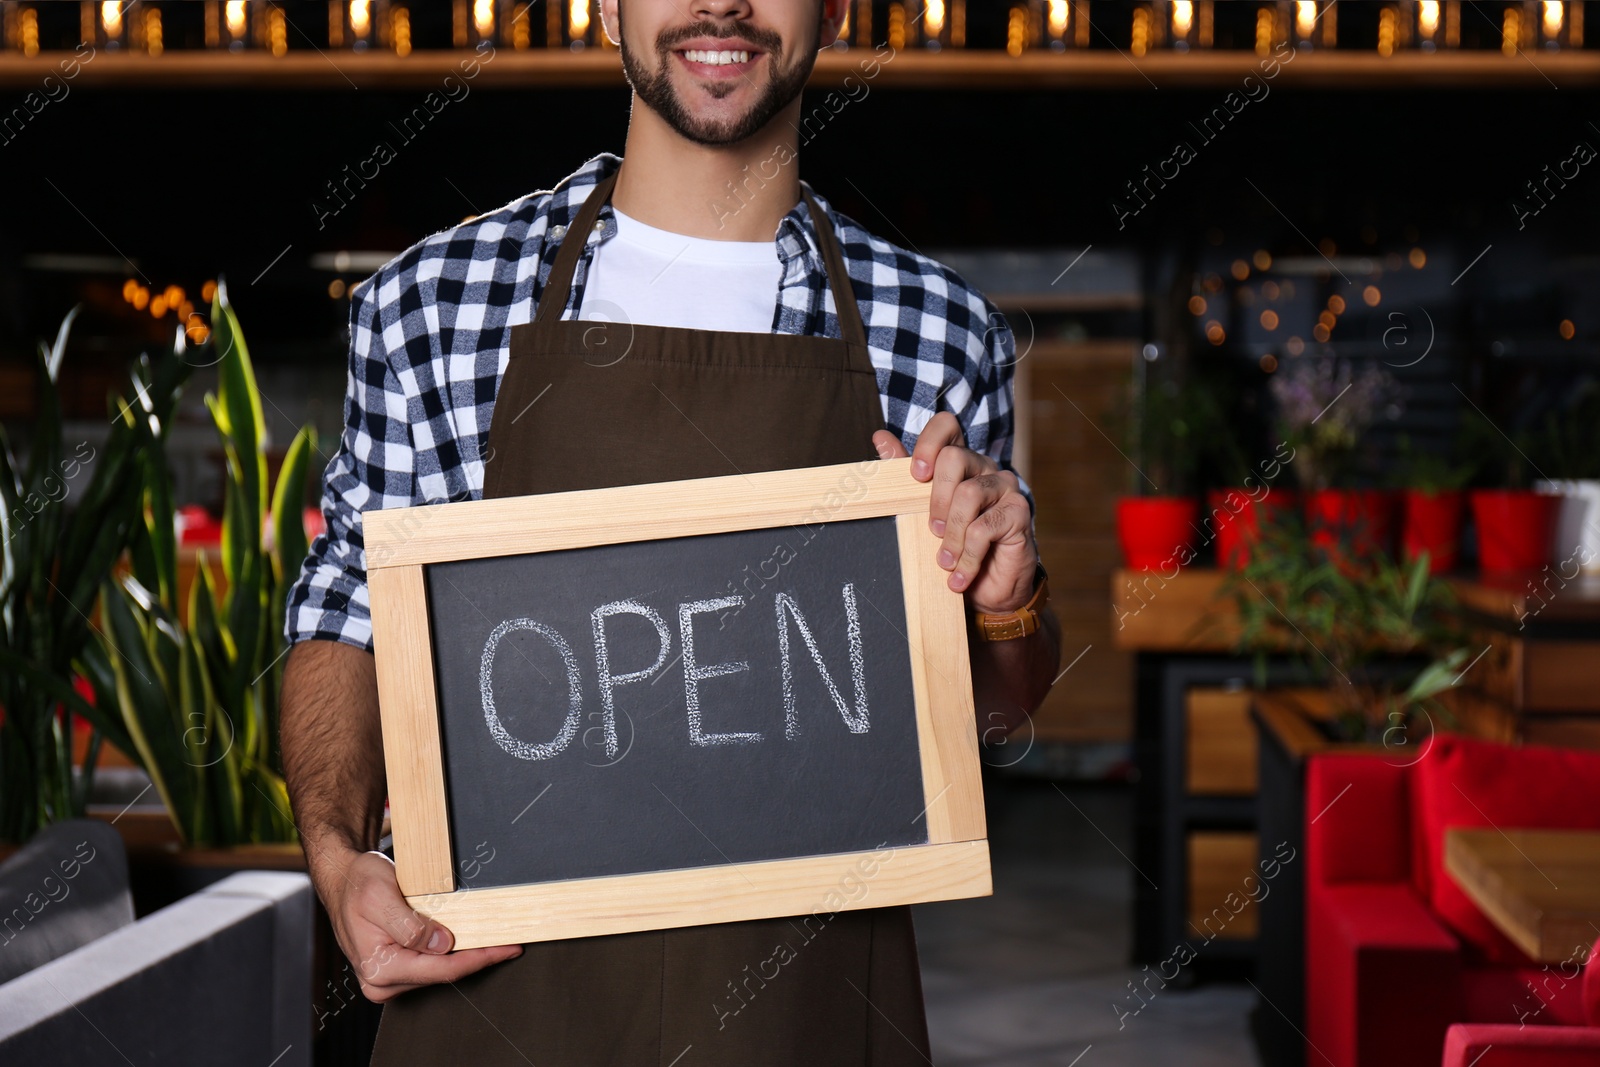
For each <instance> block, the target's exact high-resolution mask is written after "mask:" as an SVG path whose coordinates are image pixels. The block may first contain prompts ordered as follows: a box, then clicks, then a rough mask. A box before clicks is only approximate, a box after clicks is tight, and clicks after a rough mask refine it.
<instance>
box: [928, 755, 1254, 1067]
mask: <svg viewBox="0 0 1600 1067" xmlns="http://www.w3.org/2000/svg"><path fill="white" fill-rule="evenodd" d="M988 804H989V832H990V847H991V851H992V862H993V866H994V884H995V893H994V896H992V897H986V898H982V899H977V900H960V901H949V902H945V903H939V904H924V905H919V906H918V907H917V908H916V909H915V916H916V925H917V944H918V946H919V949H920V951H921V955H922V981H923V992H924V995H925V997H926V1001H927V1007H928V1028H929V1031H930V1037H931V1039H932V1042H933V1052H934V1063H935V1064H937V1065H938V1067H1047V1065H1048V1067H1072V1065H1076V1067H1131V1065H1136V1064H1137V1065H1144V1064H1151V1065H1154V1064H1160V1065H1163V1067H1165V1065H1169V1064H1184V1065H1186V1067H1188V1065H1193V1067H1211V1065H1218V1067H1221V1065H1227V1067H1250V1065H1254V1064H1256V1063H1257V1059H1256V1055H1255V1050H1254V1048H1253V1046H1252V1045H1251V1041H1250V1036H1249V1032H1248V1028H1247V1013H1248V1012H1249V1010H1250V1006H1251V1003H1252V999H1253V997H1254V994H1253V992H1252V991H1251V989H1250V987H1249V986H1248V985H1244V984H1242V983H1240V984H1234V983H1224V982H1202V983H1201V984H1199V985H1198V986H1196V987H1194V988H1192V989H1188V990H1180V989H1178V988H1176V986H1175V985H1169V986H1167V987H1166V988H1165V989H1162V988H1160V983H1159V981H1158V980H1156V979H1149V981H1148V985H1141V986H1140V991H1141V993H1143V998H1144V1001H1143V1002H1144V1005H1145V1006H1144V1007H1143V1008H1142V1009H1140V1010H1139V1011H1138V1013H1137V1014H1134V1013H1133V1009H1136V1008H1139V1007H1140V1003H1141V1001H1139V1000H1136V999H1134V997H1133V995H1132V994H1131V993H1130V991H1129V986H1128V983H1129V982H1130V981H1132V980H1134V979H1135V978H1136V977H1137V978H1138V979H1141V980H1143V979H1145V978H1146V974H1147V972H1145V971H1143V970H1142V969H1141V968H1139V967H1133V966H1130V965H1129V963H1128V944H1129V937H1130V922H1131V904H1130V902H1131V900H1132V894H1133V879H1135V878H1138V877H1139V875H1138V874H1136V873H1135V872H1134V870H1133V867H1132V864H1131V860H1130V859H1129V858H1127V857H1131V856H1132V855H1133V845H1132V838H1133V833H1132V827H1133V792H1132V790H1131V789H1130V788H1125V787H1117V786H1072V785H1068V786H1060V787H1058V786H1056V785H1054V784H1051V783H1047V782H1039V781H1020V782H1006V781H997V782H993V783H991V788H990V789H989V790H988ZM1118 850H1120V851H1121V853H1122V854H1119V852H1118ZM1146 988H1148V989H1154V990H1157V992H1155V994H1154V995H1151V994H1150V993H1144V990H1145V989H1146ZM1124 1013H1127V1014H1124Z"/></svg>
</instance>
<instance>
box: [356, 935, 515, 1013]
mask: <svg viewBox="0 0 1600 1067" xmlns="http://www.w3.org/2000/svg"><path fill="white" fill-rule="evenodd" d="M520 955H522V946H521V945H496V946H494V947H493V948H470V949H463V950H462V951H460V952H452V953H450V954H449V955H448V956H430V955H428V954H427V953H423V952H407V951H404V950H401V951H400V952H397V953H396V954H395V956H394V958H393V959H392V960H390V961H389V962H388V963H387V964H385V965H384V966H383V967H382V968H380V969H379V971H378V973H377V974H376V975H375V976H374V977H373V978H372V979H363V980H362V986H363V988H364V989H366V990H368V992H367V999H369V1000H375V999H377V997H375V996H374V994H378V995H380V996H385V999H387V997H388V996H393V995H394V994H395V993H397V992H404V991H405V990H407V989H415V988H416V987H418V986H425V985H437V984H439V983H441V982H454V981H456V980H457V979H460V978H464V977H466V976H467V975H469V974H472V973H473V972H475V971H481V970H483V969H484V968H485V967H488V966H490V965H492V964H496V963H502V962H504V961H506V960H509V959H515V958H516V957H518V956H520Z"/></svg>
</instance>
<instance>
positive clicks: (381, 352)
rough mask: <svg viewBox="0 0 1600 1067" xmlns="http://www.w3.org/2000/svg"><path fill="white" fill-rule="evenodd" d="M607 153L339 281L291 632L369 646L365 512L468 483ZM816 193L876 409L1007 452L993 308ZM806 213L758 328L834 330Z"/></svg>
mask: <svg viewBox="0 0 1600 1067" xmlns="http://www.w3.org/2000/svg"><path fill="white" fill-rule="evenodd" d="M621 162H622V161H621V159H620V158H619V157H617V156H614V155H609V154H601V155H598V156H596V157H594V158H593V159H591V160H590V161H589V162H588V163H586V164H584V166H583V167H582V168H581V169H580V170H578V171H577V172H576V173H575V174H573V175H571V176H569V177H568V178H566V179H565V180H564V181H562V182H561V183H560V184H559V185H557V186H556V187H555V188H554V189H553V190H550V191H548V192H536V193H530V194H528V195H527V196H524V197H521V198H519V199H517V200H513V201H512V202H511V203H509V204H507V205H506V206H504V207H502V208H500V209H499V210H497V211H492V212H490V213H489V214H487V215H480V216H478V217H477V218H474V219H471V220H469V221H467V222H464V223H462V224H461V225H459V226H455V227H452V228H450V229H447V230H443V231H441V232H439V233H436V234H434V235H433V236H432V237H428V238H426V239H424V240H422V241H420V242H418V243H417V244H415V245H413V246H412V247H411V248H409V249H407V250H406V251H405V252H402V253H401V254H400V255H398V256H396V257H395V258H394V259H393V260H390V261H389V262H388V263H386V264H385V265H384V266H383V267H382V268H380V269H379V270H378V271H377V273H375V274H374V275H372V276H371V277H370V278H368V279H366V280H364V281H362V282H360V283H359V284H358V285H356V286H354V287H352V289H351V304H350V374H349V378H348V381H347V385H346V390H345V404H344V431H343V434H342V435H341V438H340V446H339V451H338V453H337V454H335V455H334V457H333V459H332V461H331V462H329V464H328V468H327V472H326V476H325V484H324V492H323V498H322V510H323V514H324V516H325V517H326V520H327V532H326V533H325V534H322V535H320V536H318V537H317V538H316V540H315V541H314V542H312V545H311V551H310V555H309V556H308V557H307V558H306V561H305V564H304V567H303V568H302V570H301V572H300V577H299V579H298V581H297V582H296V583H295V585H294V588H293V589H292V590H291V592H290V595H289V607H288V612H287V617H286V619H285V634H286V636H287V638H288V640H289V641H291V642H297V641H302V640H305V639H308V638H325V639H332V640H338V641H344V642H346V643H348V644H352V645H356V646H358V647H362V648H366V649H368V650H370V649H371V648H372V623H371V614H370V611H369V605H368V600H367V581H366V566H367V564H366V553H365V549H364V547H363V545H362V538H361V513H362V512H364V511H366V510H368V509H369V508H394V507H407V506H410V505H417V504H433V503H443V502H445V501H450V500H476V499H479V498H480V497H481V496H482V494H483V467H484V461H483V454H484V452H485V450H486V448H487V444H488V437H489V423H490V419H491V418H492V416H493V413H494V400H495V394H496V392H497V391H498V388H499V382H500V376H501V374H503V373H504V372H505V368H506V362H507V360H508V359H509V357H510V344H511V327H512V326H513V325H516V324H519V323H525V322H529V321H531V320H532V318H533V309H534V307H535V305H536V303H537V301H538V299H539V295H540V293H541V292H542V291H543V288H544V285H545V283H546V281H547V280H548V279H549V276H550V272H551V269H552V268H553V266H554V263H555V255H554V253H555V250H556V248H557V247H558V246H559V244H560V242H561V239H562V237H563V236H565V234H566V231H567V227H568V226H569V225H570V224H571V222H572V220H573V219H574V218H575V217H576V215H577V213H578V210H579V208H580V207H581V206H582V203H583V200H584V198H585V197H587V196H588V195H589V192H590V191H591V190H592V189H593V188H594V186H595V185H596V184H597V183H598V182H599V181H600V180H601V179H603V178H604V177H605V176H606V175H608V174H610V173H612V172H613V171H615V170H616V169H617V167H618V166H619V165H620V164H621ZM807 188H808V189H809V188H810V187H809V185H808V186H807ZM812 195H813V196H815V197H816V200H817V203H818V205H819V206H820V207H821V208H822V209H823V211H824V212H825V213H826V215H827V216H828V219H829V223H830V224H831V225H832V226H833V228H834V233H835V234H836V235H837V236H838V240H839V244H840V248H841V250H842V252H843V255H844V258H845V261H846V264H847V266H848V269H849V273H850V280H851V282H852V283H853V288H854V290H855V296H856V301H857V303H858V304H859V306H860V309H861V318H862V322H863V325H864V326H865V327H866V330H867V338H868V345H869V348H870V351H871V357H872V363H873V366H874V367H875V368H876V370H877V372H878V391H879V394H880V396H881V397H882V400H883V415H884V424H885V425H886V426H887V428H888V429H890V430H891V431H893V432H894V433H896V434H897V435H899V437H900V439H901V441H903V442H904V443H905V446H906V449H907V450H908V451H909V450H910V449H911V448H912V447H913V446H914V445H915V443H916V438H917V435H918V434H919V433H920V432H921V431H922V428H923V427H924V426H925V425H926V424H927V422H928V420H929V419H931V418H932V417H933V415H934V413H935V412H936V411H940V410H949V411H952V412H954V413H955V415H956V416H957V418H958V419H959V420H960V422H961V426H962V430H963V431H964V433H965V435H966V441H967V446H968V447H969V448H972V449H974V450H976V451H979V452H984V453H987V454H988V455H989V456H991V457H993V458H994V459H995V460H996V462H998V463H999V464H1000V465H1001V466H1002V467H1006V468H1008V469H1009V468H1010V460H1011V437H1012V410H1011V402H1012V401H1011V372H1012V364H1013V363H1014V361H1015V355H1014V348H1013V341H1012V335H1011V332H1010V330H1009V329H1008V328H1007V327H1006V324H1005V320H1004V319H1003V318H1002V317H1001V315H1000V313H999V312H998V311H997V310H996V309H995V307H994V305H993V304H991V303H990V302H989V301H988V300H987V299H986V298H985V297H984V296H983V294H981V293H979V292H978V291H977V290H975V289H973V288H972V287H971V286H969V285H968V284H967V283H966V282H964V281H963V280H962V279H961V278H960V277H958V276H957V275H956V273H955V272H954V271H952V270H950V269H949V268H948V267H945V266H944V265H942V264H940V263H936V262H934V261H933V260H930V259H928V258H927V257H925V256H921V255H917V254H915V253H913V252H908V251H906V250H905V249H902V248H898V247H896V246H895V245H892V244H890V243H889V242H887V241H884V240H882V239H880V238H878V237H875V236H873V235H872V234H870V233H868V232H867V231H866V230H865V229H864V228H863V227H862V226H861V225H860V224H859V223H857V222H856V221H855V220H853V219H850V218H848V217H846V216H844V215H841V214H839V213H838V212H836V211H834V210H832V208H831V207H829V205H828V202H827V201H826V200H824V199H823V198H822V197H820V196H816V193H815V192H814V191H813V193H812ZM811 226H812V223H811V220H810V213H809V212H808V211H807V210H806V208H805V203H804V201H803V200H802V201H801V202H800V203H798V204H796V206H795V207H794V209H793V210H792V211H790V212H789V213H788V214H787V215H786V216H784V219H783V221H782V222H781V223H780V224H779V226H778V232H777V246H778V258H779V260H780V261H781V262H782V265H783V279H782V281H781V282H780V284H779V289H778V300H777V306H776V308H775V311H774V314H773V324H772V329H773V332H774V333H786V334H801V335H822V336H827V337H839V336H840V332H839V324H838V319H837V317H836V316H835V312H834V306H833V298H832V294H831V293H829V291H828V281H827V269H826V267H825V266H824V265H823V262H822V253H821V250H820V249H819V248H818V246H817V242H816V236H815V234H814V231H813V230H812V228H811ZM616 232H617V224H616V218H615V215H614V214H613V213H612V211H611V207H610V205H609V204H608V205H607V206H606V207H604V208H603V209H602V210H601V213H600V218H599V222H598V223H597V225H596V227H595V229H594V232H592V233H590V234H588V235H586V240H585V245H584V254H583V256H582V257H580V260H579V263H578V266H577V270H576V272H575V274H574V277H573V284H572V292H571V294H570V295H569V298H568V302H567V308H566V310H565V312H564V313H563V317H564V318H574V317H575V316H576V314H577V309H578V308H579V307H581V306H582V301H583V290H584V282H585V280H586V278H587V272H588V266H589V263H590V262H591V259H592V256H593V253H594V248H595V246H596V245H597V244H599V243H600V242H602V241H605V240H606V239H607V238H609V237H611V236H613V235H614V234H615V233H616ZM600 414H601V413H599V412H596V416H597V417H599V415H600ZM1024 491H1025V492H1026V489H1024ZM1030 503H1031V497H1030Z"/></svg>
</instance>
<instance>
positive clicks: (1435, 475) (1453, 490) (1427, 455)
mask: <svg viewBox="0 0 1600 1067" xmlns="http://www.w3.org/2000/svg"><path fill="white" fill-rule="evenodd" d="M1400 452H1401V462H1400V470H1401V476H1400V552H1401V558H1402V559H1404V560H1406V561H1407V562H1411V561H1413V560H1416V559H1418V558H1420V557H1421V556H1422V555H1423V554H1424V553H1426V554H1427V556H1428V561H1429V563H1428V566H1429V569H1430V571H1431V572H1432V573H1433V574H1444V573H1447V572H1449V571H1453V570H1455V569H1456V568H1457V567H1458V566H1460V560H1461V525H1462V519H1463V517H1464V516H1465V514H1466V504H1467V495H1466V490H1465V489H1464V486H1465V485H1466V484H1467V482H1469V481H1471V480H1472V476H1473V474H1474V473H1475V472H1476V471H1477V464H1476V463H1473V462H1470V461H1469V462H1457V461H1455V460H1453V459H1451V458H1450V457H1449V456H1445V455H1440V454H1439V453H1437V452H1432V451H1428V450H1426V449H1417V448H1415V447H1414V446H1413V445H1412V442H1411V439H1410V438H1409V437H1402V438H1401V439H1400Z"/></svg>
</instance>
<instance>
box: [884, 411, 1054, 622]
mask: <svg viewBox="0 0 1600 1067" xmlns="http://www.w3.org/2000/svg"><path fill="white" fill-rule="evenodd" d="M872 444H873V447H874V448H876V449H877V451H878V456H879V458H881V459H903V458H905V457H906V450H905V447H904V446H903V445H901V443H900V440H899V438H897V437H895V435H894V434H892V433H890V432H889V431H888V430H879V431H877V432H876V433H874V434H873V435H872ZM911 476H912V477H913V478H915V479H917V480H918V481H920V482H926V481H930V480H931V481H932V482H933V497H932V500H931V501H930V503H929V508H928V526H929V528H930V529H931V530H932V531H933V533H934V535H935V536H937V537H942V538H943V539H944V541H943V543H942V544H941V545H940V546H939V550H938V557H937V558H938V562H939V566H940V567H943V568H944V569H945V570H947V571H950V572H951V573H950V580H949V584H950V588H951V589H953V590H955V591H956V592H958V593H964V594H966V598H967V605H968V607H970V608H971V609H973V610H975V611H982V612H985V613H989V614H1000V613H1004V612H1008V611H1016V610H1017V609H1018V608H1020V607H1022V606H1023V605H1024V604H1026V603H1027V602H1028V601H1029V600H1030V599H1031V598H1032V596H1033V579H1034V571H1035V568H1034V564H1035V563H1036V562H1037V560H1038V558H1039V552H1038V549H1037V548H1036V547H1035V546H1034V543H1033V523H1032V516H1031V515H1030V513H1029V511H1028V499H1027V497H1025V496H1023V495H1022V490H1021V488H1020V487H1019V486H1018V484H1017V476H1016V475H1015V474H1012V473H1011V472H1010V471H1003V470H1001V469H1000V466H999V464H997V463H995V461H994V460H992V459H990V458H989V457H988V456H985V455H983V454H981V453H978V452H974V451H972V450H971V449H969V448H967V447H965V442H964V441H963V440H962V436H961V424H960V423H959V422H957V421H956V417H955V416H954V415H952V414H951V413H950V412H948V411H941V412H939V413H938V414H937V415H935V416H934V417H933V418H932V419H930V420H929V422H928V425H927V426H925V427H923V430H922V433H921V435H920V436H919V437H918V438H917V447H916V451H914V452H912V453H911Z"/></svg>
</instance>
